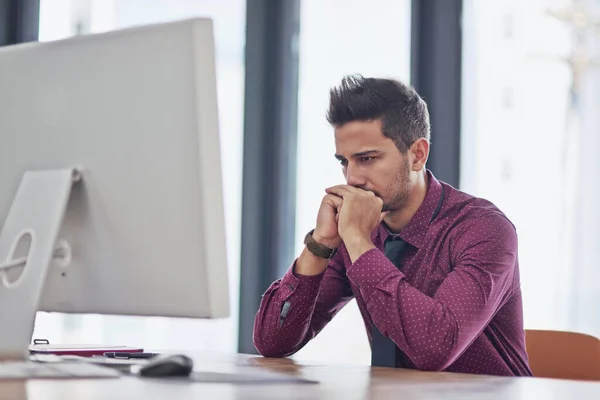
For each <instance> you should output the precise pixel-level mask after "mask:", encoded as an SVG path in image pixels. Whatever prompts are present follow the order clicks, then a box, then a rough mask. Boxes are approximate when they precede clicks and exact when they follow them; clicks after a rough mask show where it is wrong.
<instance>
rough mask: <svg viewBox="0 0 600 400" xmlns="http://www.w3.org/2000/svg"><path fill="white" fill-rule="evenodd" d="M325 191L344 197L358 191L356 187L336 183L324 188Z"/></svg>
mask: <svg viewBox="0 0 600 400" xmlns="http://www.w3.org/2000/svg"><path fill="white" fill-rule="evenodd" d="M325 192H326V193H328V194H335V195H337V196H340V197H344V196H350V195H352V194H356V193H358V189H356V188H354V187H352V186H348V185H337V186H332V187H330V188H327V189H325Z"/></svg>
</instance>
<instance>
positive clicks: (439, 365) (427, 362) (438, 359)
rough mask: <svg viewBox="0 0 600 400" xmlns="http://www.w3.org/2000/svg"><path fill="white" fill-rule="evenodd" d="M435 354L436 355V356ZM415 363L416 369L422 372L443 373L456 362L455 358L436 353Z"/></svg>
mask: <svg viewBox="0 0 600 400" xmlns="http://www.w3.org/2000/svg"><path fill="white" fill-rule="evenodd" d="M434 353H435V354H434ZM434 353H430V354H428V355H427V356H426V357H423V358H422V361H417V362H415V367H416V369H418V370H420V371H430V372H441V371H444V370H445V369H446V368H448V367H449V366H450V365H452V363H453V362H454V358H453V357H451V356H450V355H447V354H441V353H439V352H434Z"/></svg>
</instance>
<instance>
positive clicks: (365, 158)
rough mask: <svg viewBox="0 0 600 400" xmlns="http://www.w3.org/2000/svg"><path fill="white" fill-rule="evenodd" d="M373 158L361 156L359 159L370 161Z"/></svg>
mask: <svg viewBox="0 0 600 400" xmlns="http://www.w3.org/2000/svg"><path fill="white" fill-rule="evenodd" d="M373 159H374V157H361V158H360V161H362V162H368V161H371V160H373Z"/></svg>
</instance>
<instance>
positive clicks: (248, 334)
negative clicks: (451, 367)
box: [0, 0, 600, 364]
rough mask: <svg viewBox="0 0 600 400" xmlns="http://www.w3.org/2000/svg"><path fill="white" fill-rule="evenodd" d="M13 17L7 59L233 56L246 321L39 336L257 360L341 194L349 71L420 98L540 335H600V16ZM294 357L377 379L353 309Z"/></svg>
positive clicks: (299, 3)
mask: <svg viewBox="0 0 600 400" xmlns="http://www.w3.org/2000/svg"><path fill="white" fill-rule="evenodd" d="M11 3H12V7H13V8H12V9H13V10H14V9H15V7H17V8H19V7H20V8H19V10H20V14H19V16H18V18H16V20H17V22H18V23H19V24H20V25H18V26H16V27H15V26H13V29H12V32H20V33H22V34H23V35H22V36H18V35H17V36H14V35H13V36H11V35H8V34H4V33H2V36H0V44H13V43H16V42H20V41H27V40H36V39H39V40H40V41H53V40H59V39H63V38H67V37H70V36H73V35H82V34H90V33H99V32H105V31H109V30H115V29H122V28H128V27H133V26H139V25H144V24H152V23H159V22H166V21H172V20H177V19H184V18H190V17H210V18H212V19H213V20H214V23H215V35H216V49H217V73H218V95H219V106H220V110H219V111H220V122H221V133H220V134H221V138H222V142H221V143H222V157H223V171H224V190H225V200H226V204H225V206H226V218H227V232H228V233H227V235H228V248H229V266H228V268H229V273H230V277H231V303H232V305H233V309H232V316H231V317H230V318H227V319H223V320H185V319H169V318H134V317H116V316H99V315H81V316H73V315H59V314H56V315H55V314H46V313H39V314H38V318H37V323H36V328H35V334H34V337H36V338H47V339H49V340H50V341H51V342H63V343H100V342H101V343H107V344H115V345H116V344H127V345H132V346H143V347H147V348H159V349H174V350H175V349H185V350H190V349H192V350H195V349H201V350H215V351H226V352H237V351H241V352H245V353H254V352H255V350H254V349H253V347H252V321H253V318H254V313H255V312H256V309H257V307H258V302H259V301H260V295H261V294H262V292H263V291H264V290H265V289H266V288H267V287H268V285H269V284H270V283H271V282H272V281H273V280H275V279H277V278H279V277H280V276H281V275H282V274H283V273H284V272H285V270H286V269H287V268H288V267H289V266H290V265H291V263H292V261H293V259H294V258H295V257H296V255H297V254H298V253H299V252H300V251H301V249H302V246H303V245H302V239H303V237H304V235H305V234H306V232H307V231H309V230H310V229H312V228H313V226H314V223H315V218H316V213H317V209H318V206H319V203H320V200H321V197H322V195H323V190H324V188H325V187H327V186H330V185H333V184H337V183H340V182H343V175H342V172H341V169H340V167H339V164H338V163H337V162H336V160H335V159H334V157H333V154H334V143H333V134H332V129H331V128H330V127H329V126H328V124H327V122H326V120H325V118H324V115H325V111H326V108H327V103H328V91H329V88H330V87H331V86H333V85H335V84H336V83H338V82H339V80H340V79H341V78H342V77H343V76H344V75H345V74H349V73H361V74H363V75H371V76H379V77H392V78H397V79H400V80H403V81H405V82H408V83H411V84H413V85H414V86H415V87H416V89H417V90H418V91H419V93H420V94H421V95H422V96H423V97H424V99H425V101H426V102H427V103H428V104H429V107H430V110H431V115H432V146H433V151H432V157H431V159H430V165H429V167H430V168H431V169H432V170H433V172H434V174H436V176H437V177H438V178H440V179H442V180H444V181H446V182H448V183H450V184H452V185H454V186H456V187H458V188H460V189H462V190H464V191H467V192H469V193H471V194H474V195H477V196H481V197H485V198H487V199H489V200H491V201H492V202H494V203H495V204H496V205H497V206H498V207H500V208H501V209H502V210H503V211H504V212H505V213H506V214H507V215H508V216H509V218H510V219H511V220H512V222H513V223H514V224H515V225H516V227H517V231H518V234H519V238H520V242H519V246H520V249H519V251H520V267H521V282H522V288H523V294H524V307H525V310H524V311H525V325H526V328H541V329H559V330H571V331H578V332H584V333H589V334H592V335H596V336H600V313H598V312H595V311H594V310H595V309H597V306H598V305H599V304H600V249H598V248H597V247H596V246H595V244H596V243H597V242H598V238H599V237H600V228H599V227H600V215H599V211H598V205H599V204H600V187H599V186H600V158H599V157H598V151H599V150H600V143H599V141H600V112H598V111H599V110H600V1H598V0H527V1H518V0H462V1H460V0H371V1H369V2H366V1H360V0H289V1H288V0H286V1H269V0H247V1H244V0H35V1H34V0H25V1H16V0H12V1H8V2H5V3H3V4H9V5H8V6H4V10H3V9H2V8H1V7H0V19H1V18H7V20H12V21H15V18H13V19H10V16H7V12H6V10H9V9H10V7H11V5H10V4H11ZM7 7H8V8H7ZM13 16H14V15H13ZM0 25H2V24H0ZM0 73H1V71H0ZM256 173H258V174H256ZM256 176H258V178H256ZM257 254H258V255H259V257H257V256H256V255H257ZM350 350H351V351H350ZM294 357H295V358H297V359H307V360H315V361H318V360H328V361H340V362H345V363H356V364H368V363H369V362H370V350H369V344H368V341H367V335H366V332H365V328H364V325H363V322H362V319H361V317H360V314H359V312H358V309H357V307H356V304H355V302H354V301H352V302H351V303H350V304H349V305H348V306H347V307H345V308H344V309H343V310H342V311H341V312H340V313H339V314H338V316H337V317H336V318H334V319H333V321H332V322H331V323H330V324H329V325H328V326H327V327H326V328H325V329H324V330H323V332H322V333H321V334H319V336H318V337H317V338H316V339H314V340H313V341H312V342H310V343H309V344H308V345H307V346H306V347H305V348H304V349H302V350H301V351H300V352H298V353H297V354H296V355H295V356H294Z"/></svg>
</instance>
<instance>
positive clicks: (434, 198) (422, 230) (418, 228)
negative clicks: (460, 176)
mask: <svg viewBox="0 0 600 400" xmlns="http://www.w3.org/2000/svg"><path fill="white" fill-rule="evenodd" d="M427 178H428V186H427V193H426V194H425V199H423V203H421V206H420V207H419V209H418V210H417V212H416V213H415V215H413V217H412V218H411V220H410V221H409V222H408V224H407V225H406V226H405V227H404V228H403V229H402V230H401V231H400V232H399V233H398V234H397V236H399V237H400V238H401V239H402V240H404V241H405V242H407V243H409V244H410V245H412V246H414V247H417V248H419V247H420V246H421V244H422V243H423V239H424V238H425V234H426V233H427V229H428V228H429V225H430V224H431V218H432V217H433V214H434V213H435V211H436V209H437V208H438V204H439V203H440V201H441V200H442V199H441V195H442V184H441V183H440V181H438V180H437V179H436V178H435V176H433V174H432V173H431V171H429V170H427ZM378 233H379V237H380V238H381V243H384V242H385V240H386V239H387V237H388V236H390V235H395V234H394V233H392V232H390V231H389V229H388V228H387V226H386V225H385V224H384V223H383V222H382V223H381V224H379V230H378Z"/></svg>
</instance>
